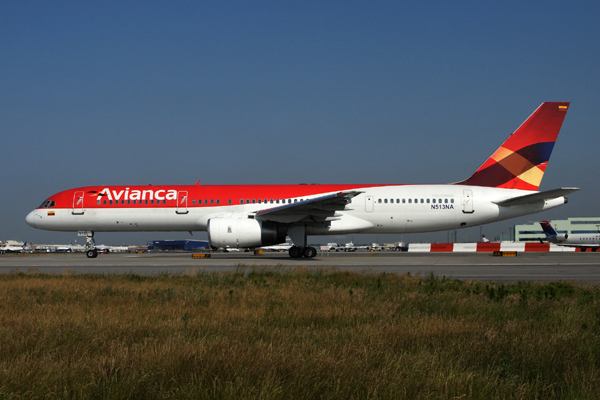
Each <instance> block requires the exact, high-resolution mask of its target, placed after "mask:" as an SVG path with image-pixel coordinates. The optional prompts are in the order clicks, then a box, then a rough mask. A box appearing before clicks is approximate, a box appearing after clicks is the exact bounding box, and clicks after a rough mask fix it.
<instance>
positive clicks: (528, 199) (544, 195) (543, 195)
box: [494, 188, 581, 207]
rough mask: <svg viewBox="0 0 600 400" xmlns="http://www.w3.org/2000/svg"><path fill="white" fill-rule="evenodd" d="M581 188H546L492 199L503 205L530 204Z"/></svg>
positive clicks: (564, 194)
mask: <svg viewBox="0 0 600 400" xmlns="http://www.w3.org/2000/svg"><path fill="white" fill-rule="evenodd" d="M578 190H581V189H579V188H560V189H553V190H547V191H545V192H535V193H531V194H526V195H525V196H519V197H512V198H510V199H507V200H500V201H494V203H495V204H497V205H499V206H503V207H510V206H521V205H523V204H531V203H535V202H537V201H545V200H552V199H556V198H557V197H561V196H566V195H568V194H569V193H573V192H576V191H578Z"/></svg>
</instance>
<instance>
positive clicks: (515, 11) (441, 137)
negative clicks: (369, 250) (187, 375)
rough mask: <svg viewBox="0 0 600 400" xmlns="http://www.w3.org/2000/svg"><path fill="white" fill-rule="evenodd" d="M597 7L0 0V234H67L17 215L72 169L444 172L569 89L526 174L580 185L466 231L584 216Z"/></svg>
mask: <svg viewBox="0 0 600 400" xmlns="http://www.w3.org/2000/svg"><path fill="white" fill-rule="evenodd" d="M599 11H600V4H598V3H597V2H591V1H590V2H564V1H560V2H559V1H543V2H541V1H540V2H493V3H491V2H460V1H459V2H435V1H434V2H432V1H424V2H388V1H382V2H353V1H339V2H336V1H331V2H323V1H317V2H310V1H303V2H266V1H261V2H248V1H240V2H227V1H218V2H217V1H215V2H158V1H144V2H68V1H62V2H44V1H39V2H31V1H22V2H3V3H2V4H0V37H2V40H1V41H0V54H1V57H0V72H1V78H0V102H1V103H0V135H1V142H0V149H1V157H0V170H1V171H2V186H1V187H2V189H1V190H2V192H1V194H2V195H1V196H0V240H7V239H21V240H28V241H34V242H37V243H52V242H54V243H65V242H70V241H72V240H75V239H77V237H76V235H75V234H66V233H57V232H45V231H39V230H35V229H33V228H30V227H29V226H27V225H26V224H25V220H24V218H25V216H26V214H27V213H28V212H29V211H30V210H31V209H33V208H35V207H36V206H38V205H39V204H40V203H41V202H42V201H43V200H44V199H46V198H47V197H48V196H50V195H51V194H53V193H56V192H58V191H61V190H64V189H69V188H73V187H78V186H86V185H96V184H98V185H107V184H112V185H118V184H130V185H133V184H148V183H152V184H188V183H189V184H193V183H195V182H196V181H197V180H200V181H201V183H206V184H241V183H275V184H279V183H447V182H454V181H458V180H461V179H464V178H466V177H468V176H469V175H470V174H471V173H472V172H473V171H475V170H476V169H477V168H478V167H479V166H480V165H481V164H482V163H483V162H484V161H485V160H486V159H487V157H488V156H489V155H490V154H492V152H493V151H494V150H495V149H496V148H497V147H498V146H499V145H500V144H501V143H502V142H503V141H504V140H505V139H506V138H507V137H508V135H509V134H510V133H512V132H513V131H514V130H515V129H516V128H517V127H518V126H519V125H520V124H521V122H523V121H524V120H525V119H526V118H527V117H528V116H529V115H530V114H531V113H532V112H533V111H534V110H535V108H537V107H538V106H539V105H540V104H541V103H542V102H544V101H571V102H572V103H571V108H570V110H569V112H568V115H567V117H566V119H565V123H564V125H563V129H562V131H561V134H560V136H559V138H558V141H557V144H556V146H555V148H554V152H553V154H552V157H551V159H550V163H549V166H548V169H547V171H546V174H545V176H544V180H543V181H542V186H541V188H540V189H542V190H548V189H553V188H557V187H561V186H578V187H581V188H583V190H582V191H580V192H578V193H575V194H572V195H570V196H569V200H570V202H569V204H568V205H566V206H563V207H560V208H558V209H555V210H552V211H549V212H545V213H542V214H538V215H535V216H532V217H524V218H521V219H516V220H510V221H505V222H500V223H497V224H491V225H487V226H484V228H483V232H484V233H485V234H486V235H487V236H488V237H494V236H495V235H497V234H499V233H500V232H502V231H504V232H507V231H508V227H509V226H512V225H513V224H515V223H523V222H527V221H535V220H539V219H554V218H566V217H569V216H573V217H574V216H599V215H600V212H599V211H598V201H597V199H598V198H599V194H600V193H599V192H600V190H599V189H598V178H597V171H598V170H599V167H600V162H599V161H598V156H597V154H598V149H599V148H600V137H599V135H598V130H599V129H598V128H599V126H600V113H599V112H598V110H599V107H600V74H599V73H598V68H599V66H600V25H599V24H598V23H597V21H598V17H599V16H600V13H599ZM478 234H479V228H471V229H469V230H466V231H463V232H461V233H459V237H458V238H459V239H460V240H477V237H478ZM186 237H189V234H187V233H136V234H122V233H116V234H113V233H111V234H109V233H105V234H98V235H97V241H98V242H99V243H100V242H103V243H106V244H120V243H145V242H146V240H149V239H162V238H186ZM195 237H199V238H202V237H205V235H204V234H202V233H199V234H196V235H195ZM446 237H447V234H446V232H442V233H437V234H430V235H403V239H404V240H408V241H418V240H433V241H445V240H446ZM361 239H362V238H355V241H363V240H361ZM388 239H390V241H391V240H392V239H393V238H385V240H388ZM399 239H400V238H397V239H396V240H399ZM325 240H327V239H325ZM344 240H350V237H347V238H340V241H344ZM372 240H380V241H384V239H383V238H377V237H372ZM372 240H371V239H366V241H372Z"/></svg>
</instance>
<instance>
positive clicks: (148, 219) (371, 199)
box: [26, 184, 565, 235]
mask: <svg viewBox="0 0 600 400" xmlns="http://www.w3.org/2000/svg"><path fill="white" fill-rule="evenodd" d="M354 190H357V191H360V192H362V193H361V194H359V195H357V196H356V197H354V198H352V199H351V201H350V202H349V204H347V205H346V206H345V208H344V209H342V210H336V211H335V212H334V213H328V214H327V212H326V211H327V210H324V215H325V217H324V219H323V221H322V222H323V223H321V224H318V223H314V224H308V225H307V228H306V234H308V235H334V234H341V233H352V232H360V233H414V232H431V231H439V230H446V229H460V228H465V227H470V226H476V225H481V224H485V223H489V222H494V221H499V220H504V219H509V218H514V217H518V216H522V215H527V214H533V213H536V212H540V211H544V210H548V209H551V208H554V207H557V206H559V205H561V204H564V203H565V198H564V197H557V198H555V199H552V200H549V201H543V200H540V201H537V202H534V203H530V204H525V205H514V206H510V207H503V206H498V205H497V204H495V202H499V201H502V200H506V199H509V198H513V197H518V196H522V195H527V194H531V193H532V192H531V191H525V190H515V189H500V188H491V187H481V186H462V185H452V184H440V185H393V186H377V187H362V188H361V187H356V188H355V189H354ZM324 194H327V193H318V194H314V195H310V196H303V197H301V198H291V199H290V198H285V197H284V196H283V195H282V196H281V202H282V203H283V202H284V201H285V202H288V201H290V200H291V201H292V202H293V201H297V200H298V201H301V200H307V199H310V198H313V197H315V198H316V197H319V196H322V195H324ZM279 200H280V199H277V202H279ZM271 201H272V202H273V200H271ZM272 204H273V205H271V204H265V203H262V204H235V203H233V204H219V205H211V206H208V207H207V206H195V205H194V204H191V201H190V202H187V203H186V204H185V205H178V206H177V207H167V206H163V205H161V204H156V205H153V206H151V207H149V206H146V205H144V206H140V207H138V208H135V207H131V206H129V207H127V208H122V207H119V206H118V205H115V206H114V207H102V208H100V207H98V208H96V207H93V206H91V207H86V208H81V209H79V208H76V207H75V206H73V207H70V208H59V207H56V208H52V214H50V211H48V210H49V209H48V210H47V209H43V208H38V209H36V210H34V211H32V212H31V213H30V214H29V215H28V216H27V218H26V220H27V223H28V224H29V225H31V226H34V227H35V228H39V229H47V230H56V231H94V232H119V231H121V232H127V231H205V230H206V229H207V224H208V220H209V219H211V218H216V217H221V216H234V217H235V216H246V215H250V214H252V213H255V212H257V211H260V210H264V209H265V208H269V207H276V206H277V204H274V203H272ZM257 219H261V217H257ZM264 219H268V218H264ZM280 219H281V218H280ZM278 222H282V221H281V220H280V221H278ZM286 222H289V223H291V224H293V223H296V222H298V219H297V218H296V219H295V218H294V215H293V214H291V215H289V221H286Z"/></svg>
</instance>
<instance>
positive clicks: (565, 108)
mask: <svg viewBox="0 0 600 400" xmlns="http://www.w3.org/2000/svg"><path fill="white" fill-rule="evenodd" d="M567 108H569V106H558V109H559V110H561V111H567Z"/></svg>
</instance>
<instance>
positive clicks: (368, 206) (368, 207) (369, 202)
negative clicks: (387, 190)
mask: <svg viewBox="0 0 600 400" xmlns="http://www.w3.org/2000/svg"><path fill="white" fill-rule="evenodd" d="M374 204H375V200H374V199H373V196H366V197H365V211H366V212H373V206H374Z"/></svg>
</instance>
